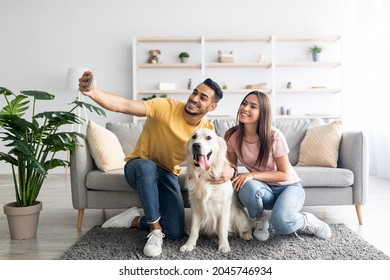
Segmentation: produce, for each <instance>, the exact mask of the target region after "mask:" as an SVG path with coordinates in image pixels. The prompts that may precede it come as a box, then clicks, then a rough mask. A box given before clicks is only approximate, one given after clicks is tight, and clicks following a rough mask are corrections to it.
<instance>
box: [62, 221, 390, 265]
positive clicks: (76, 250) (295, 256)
mask: <svg viewBox="0 0 390 280" xmlns="http://www.w3.org/2000/svg"><path fill="white" fill-rule="evenodd" d="M330 227H331V229H332V237H331V238H330V239H329V240H327V241H324V240H320V239H318V238H316V237H314V236H312V235H307V234H304V233H301V234H299V237H300V238H299V237H297V236H296V235H295V234H290V235H279V234H275V233H272V232H271V233H270V238H269V239H268V240H267V241H265V242H259V241H257V240H255V239H253V240H251V241H244V240H241V239H239V238H238V237H233V236H231V237H229V243H230V248H231V251H230V252H229V253H227V254H222V253H219V252H218V238H217V237H216V236H211V237H207V236H201V237H200V238H199V240H198V243H197V247H196V248H195V249H194V250H193V251H192V252H189V253H182V252H180V247H181V246H182V245H183V244H184V243H185V242H186V241H187V238H188V237H185V238H183V239H182V240H180V241H171V240H168V239H164V244H163V252H162V254H161V255H160V256H159V257H157V258H153V259H157V260H158V259H160V260H389V259H390V258H389V256H387V255H386V254H384V253H383V252H381V251H380V250H378V249H377V248H375V247H374V246H372V245H371V244H369V243H368V242H367V241H365V240H363V239H361V238H360V237H359V236H358V234H356V233H355V232H353V231H352V230H350V229H349V228H347V227H346V226H345V225H344V224H334V225H330ZM146 241H147V232H144V231H140V230H138V229H125V228H101V227H100V226H95V227H93V228H92V229H91V230H89V231H88V232H87V233H86V234H85V235H84V236H83V237H81V239H80V240H79V241H77V242H76V243H75V244H74V245H72V246H71V247H70V248H69V249H68V250H67V251H66V252H65V253H64V254H63V255H62V256H61V257H60V258H59V260H130V259H134V260H146V259H150V258H148V257H145V256H144V255H143V253H142V250H143V247H144V245H145V243H146Z"/></svg>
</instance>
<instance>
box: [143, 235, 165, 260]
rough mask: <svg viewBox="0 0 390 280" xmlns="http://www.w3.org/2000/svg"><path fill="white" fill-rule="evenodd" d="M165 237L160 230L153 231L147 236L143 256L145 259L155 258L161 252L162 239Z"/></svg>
mask: <svg viewBox="0 0 390 280" xmlns="http://www.w3.org/2000/svg"><path fill="white" fill-rule="evenodd" d="M164 237H165V235H164V233H162V231H161V229H155V230H153V231H152V232H150V233H149V234H148V241H147V242H146V245H145V247H144V255H145V256H147V257H157V256H159V255H160V254H161V252H162V248H161V246H162V244H163V238H164Z"/></svg>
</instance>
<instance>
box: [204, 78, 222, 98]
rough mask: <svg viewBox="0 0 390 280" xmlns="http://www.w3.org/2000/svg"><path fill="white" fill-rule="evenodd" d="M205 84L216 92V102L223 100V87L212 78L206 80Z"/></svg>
mask: <svg viewBox="0 0 390 280" xmlns="http://www.w3.org/2000/svg"><path fill="white" fill-rule="evenodd" d="M203 83H204V84H205V85H207V86H208V87H210V88H211V89H213V90H214V92H215V94H214V100H215V102H217V103H218V101H219V100H221V99H222V97H223V91H222V89H221V87H220V86H219V85H218V84H217V83H216V82H214V81H213V80H212V79H210V78H207V79H206V80H204V82H203Z"/></svg>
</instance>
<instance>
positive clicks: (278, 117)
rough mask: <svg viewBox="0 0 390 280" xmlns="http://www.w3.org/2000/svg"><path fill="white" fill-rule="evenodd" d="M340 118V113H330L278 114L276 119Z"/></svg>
mask: <svg viewBox="0 0 390 280" xmlns="http://www.w3.org/2000/svg"><path fill="white" fill-rule="evenodd" d="M316 118H320V119H340V118H341V116H339V115H328V114H306V115H276V116H275V119H276V120H289V119H316Z"/></svg>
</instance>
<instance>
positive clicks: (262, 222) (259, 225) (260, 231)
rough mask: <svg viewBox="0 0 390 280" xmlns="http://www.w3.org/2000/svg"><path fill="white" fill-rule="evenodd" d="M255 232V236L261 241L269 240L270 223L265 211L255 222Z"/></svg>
mask: <svg viewBox="0 0 390 280" xmlns="http://www.w3.org/2000/svg"><path fill="white" fill-rule="evenodd" d="M254 225H255V230H254V231H253V236H254V237H255V238H256V239H257V240H259V241H266V240H267V239H268V238H269V231H268V229H269V222H268V216H267V213H265V212H264V211H263V212H262V213H261V217H260V218H257V219H256V221H255V222H254Z"/></svg>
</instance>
